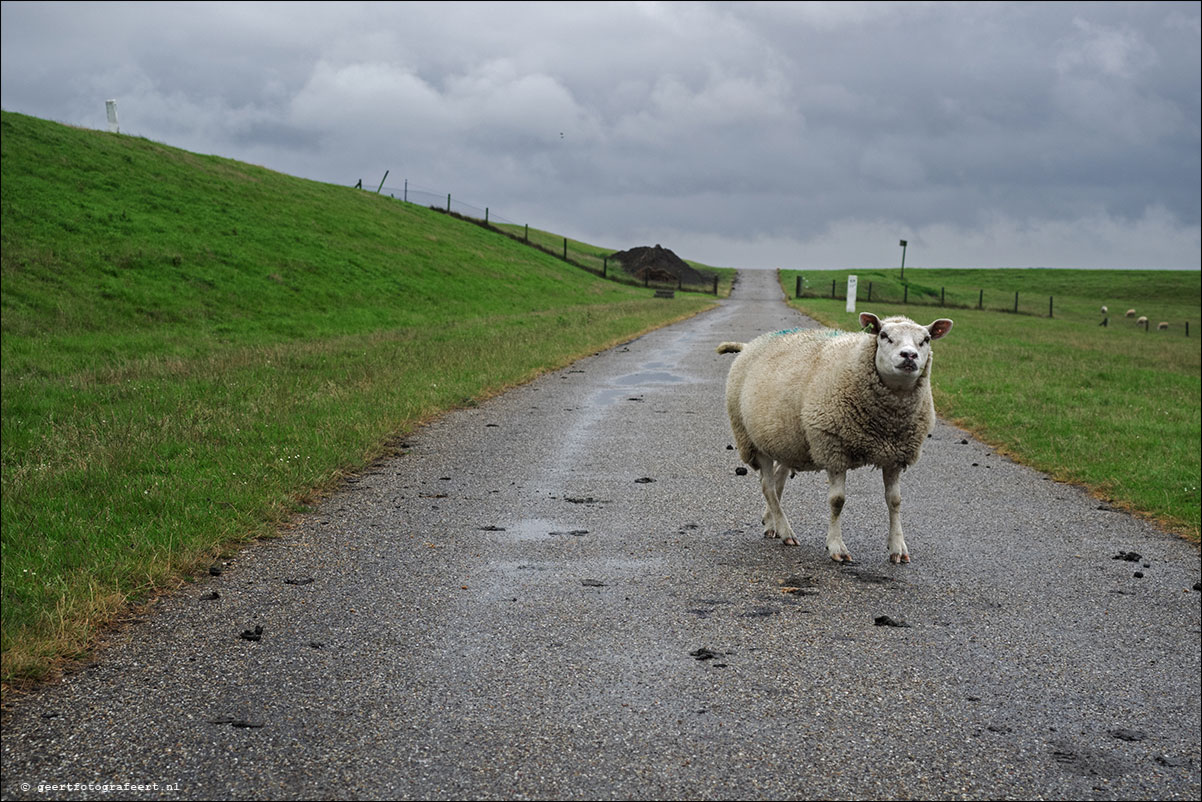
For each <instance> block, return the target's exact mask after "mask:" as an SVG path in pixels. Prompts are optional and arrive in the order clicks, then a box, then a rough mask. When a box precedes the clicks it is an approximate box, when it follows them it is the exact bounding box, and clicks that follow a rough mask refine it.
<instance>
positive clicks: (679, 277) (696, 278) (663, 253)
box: [609, 245, 706, 284]
mask: <svg viewBox="0 0 1202 802" xmlns="http://www.w3.org/2000/svg"><path fill="white" fill-rule="evenodd" d="M609 258H610V259H617V260H618V261H619V262H620V263H621V264H622V268H623V269H624V270H625V271H626V272H627V273H629V274H631V275H632V276H636V277H637V278H640V279H647V280H651V281H669V282H673V283H675V282H677V281H680V282H682V283H684V284H704V283H706V279H705V277H704V276H702V275H701V274H700V273H698V272H697V271H696V270H694V269H693V268H691V267H689V265H688V264H686V263H685V261H684V260H683V259H681V258H680V257H679V256H677V255H676V254H674V253H672V251H670V250H668V249H667V248H662V247H660V246H659V245H656V246H655V247H654V248H648V247H645V246H644V247H640V248H631V249H630V250H628V251H618V252H617V253H615V254H612V255H611V256H610V257H609Z"/></svg>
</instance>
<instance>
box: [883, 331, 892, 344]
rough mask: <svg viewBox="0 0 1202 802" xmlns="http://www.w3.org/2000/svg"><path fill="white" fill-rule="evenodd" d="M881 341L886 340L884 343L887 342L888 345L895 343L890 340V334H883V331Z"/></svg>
mask: <svg viewBox="0 0 1202 802" xmlns="http://www.w3.org/2000/svg"><path fill="white" fill-rule="evenodd" d="M881 339H882V340H884V341H885V342H887V343H891V342H893V340H890V339H889V335H888V334H886V333H885V332H883V331H882V332H881Z"/></svg>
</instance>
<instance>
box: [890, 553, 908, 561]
mask: <svg viewBox="0 0 1202 802" xmlns="http://www.w3.org/2000/svg"><path fill="white" fill-rule="evenodd" d="M889 562H891V563H908V562H910V555H909V554H890V555H889Z"/></svg>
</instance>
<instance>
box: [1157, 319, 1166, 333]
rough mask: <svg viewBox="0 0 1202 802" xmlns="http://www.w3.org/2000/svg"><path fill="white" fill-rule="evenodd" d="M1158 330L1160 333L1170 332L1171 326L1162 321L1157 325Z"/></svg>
mask: <svg viewBox="0 0 1202 802" xmlns="http://www.w3.org/2000/svg"><path fill="white" fill-rule="evenodd" d="M1156 328H1157V329H1159V330H1160V331H1168V330H1169V324H1168V323H1167V322H1165V321H1161V322H1160V323H1157V324H1156Z"/></svg>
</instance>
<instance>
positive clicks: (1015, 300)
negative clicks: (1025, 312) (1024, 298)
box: [1014, 292, 1018, 315]
mask: <svg viewBox="0 0 1202 802" xmlns="http://www.w3.org/2000/svg"><path fill="white" fill-rule="evenodd" d="M1014 314H1016V315H1017V314H1018V293H1017V292H1016V293H1014Z"/></svg>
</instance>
